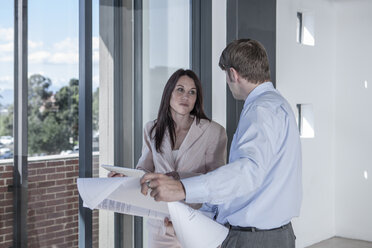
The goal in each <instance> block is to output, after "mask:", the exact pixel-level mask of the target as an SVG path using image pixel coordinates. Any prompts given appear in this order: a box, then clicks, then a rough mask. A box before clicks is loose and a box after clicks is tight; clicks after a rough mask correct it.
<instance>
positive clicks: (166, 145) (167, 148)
mask: <svg viewBox="0 0 372 248" xmlns="http://www.w3.org/2000/svg"><path fill="white" fill-rule="evenodd" d="M162 151H163V153H162V154H161V156H162V157H163V159H164V160H165V163H166V164H167V165H168V166H169V171H174V170H176V166H175V162H174V159H173V154H172V144H171V140H170V136H169V132H168V130H166V131H165V134H164V139H163V144H162Z"/></svg>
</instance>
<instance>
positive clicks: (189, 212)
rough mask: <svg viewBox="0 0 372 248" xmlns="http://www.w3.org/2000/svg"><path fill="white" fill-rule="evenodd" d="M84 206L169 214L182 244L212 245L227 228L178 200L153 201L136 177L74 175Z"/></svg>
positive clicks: (187, 246) (205, 247) (189, 246)
mask: <svg viewBox="0 0 372 248" xmlns="http://www.w3.org/2000/svg"><path fill="white" fill-rule="evenodd" d="M77 187H78V191H79V194H80V196H81V198H82V199H83V203H84V207H88V208H90V209H104V210H108V211H113V212H117V213H123V214H129V215H135V216H142V217H148V218H154V219H159V220H164V218H165V217H168V218H170V220H171V221H172V223H173V227H174V230H175V232H176V235H177V238H178V239H179V241H180V242H181V244H182V247H184V248H216V247H218V246H219V245H220V244H222V242H223V241H224V240H225V238H226V236H227V234H228V231H229V230H228V229H227V228H226V227H224V226H223V225H221V224H219V223H217V222H215V221H214V220H212V219H211V218H209V217H207V216H205V215H204V214H203V213H202V212H200V211H198V210H195V209H193V208H191V207H189V206H187V205H186V204H183V203H180V202H171V203H166V202H157V201H155V200H154V199H153V198H152V197H151V196H150V195H149V194H148V195H147V196H144V195H143V194H142V193H141V185H140V179H139V178H138V177H111V178H78V180H77Z"/></svg>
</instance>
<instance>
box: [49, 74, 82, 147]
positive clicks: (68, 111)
mask: <svg viewBox="0 0 372 248" xmlns="http://www.w3.org/2000/svg"><path fill="white" fill-rule="evenodd" d="M55 98H56V106H57V107H58V112H57V115H56V118H57V119H58V121H59V122H60V123H61V124H62V125H63V126H64V127H66V128H67V130H66V131H67V132H66V134H65V135H68V138H69V139H70V138H72V139H73V144H75V143H76V142H77V140H78V137H79V81H78V80H77V79H71V80H70V82H69V84H68V86H65V87H62V88H61V89H60V90H59V91H58V92H57V93H56V97H55Z"/></svg>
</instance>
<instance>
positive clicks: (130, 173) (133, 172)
mask: <svg viewBox="0 0 372 248" xmlns="http://www.w3.org/2000/svg"><path fill="white" fill-rule="evenodd" d="M101 167H102V168H105V169H106V170H108V171H114V172H116V173H121V174H123V175H126V176H127V177H142V176H143V175H144V174H145V172H144V171H142V170H137V169H131V168H126V167H119V166H113V165H106V164H103V165H101Z"/></svg>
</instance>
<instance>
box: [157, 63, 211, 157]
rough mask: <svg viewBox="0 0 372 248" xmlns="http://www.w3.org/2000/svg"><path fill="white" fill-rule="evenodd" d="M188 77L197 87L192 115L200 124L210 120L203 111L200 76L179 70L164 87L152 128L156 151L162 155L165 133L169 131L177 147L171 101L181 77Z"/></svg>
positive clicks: (173, 143)
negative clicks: (203, 120) (202, 121)
mask: <svg viewBox="0 0 372 248" xmlns="http://www.w3.org/2000/svg"><path fill="white" fill-rule="evenodd" d="M182 76H188V77H189V78H191V79H192V80H193V81H194V83H195V87H196V101H195V105H194V108H193V109H192V111H191V112H190V114H191V115H194V116H195V118H196V122H197V123H199V122H200V119H207V120H209V121H210V119H209V118H208V117H207V116H206V115H205V113H204V109H203V92H202V87H201V83H200V80H199V78H198V76H197V75H196V74H195V73H194V72H193V71H191V70H184V69H178V70H177V71H176V72H174V73H173V74H172V76H170V78H169V79H168V82H167V84H166V85H165V87H164V91H163V96H162V98H161V103H160V107H159V111H158V118H157V119H156V121H155V124H154V126H153V127H152V128H151V131H150V136H151V137H152V134H153V132H154V131H155V135H154V137H153V138H154V139H155V147H156V151H157V152H159V153H162V149H161V145H162V143H163V139H164V134H165V131H166V130H167V129H168V132H169V136H170V139H171V143H172V149H173V148H174V145H175V133H176V131H175V127H174V121H173V118H172V113H171V110H170V99H171V97H172V92H173V90H174V88H175V87H176V84H177V82H178V80H179V78H180V77H182Z"/></svg>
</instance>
